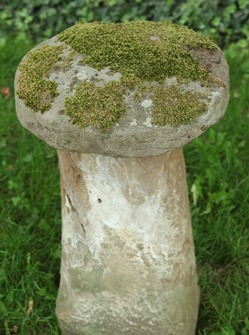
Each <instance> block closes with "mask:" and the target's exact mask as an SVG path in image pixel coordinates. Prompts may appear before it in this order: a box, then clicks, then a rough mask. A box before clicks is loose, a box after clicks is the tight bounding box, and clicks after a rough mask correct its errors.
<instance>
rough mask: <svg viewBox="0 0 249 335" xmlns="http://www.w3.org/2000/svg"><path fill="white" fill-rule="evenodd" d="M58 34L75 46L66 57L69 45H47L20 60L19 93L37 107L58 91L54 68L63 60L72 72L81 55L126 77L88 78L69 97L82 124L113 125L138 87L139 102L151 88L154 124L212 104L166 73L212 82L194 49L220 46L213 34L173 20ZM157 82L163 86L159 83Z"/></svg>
mask: <svg viewBox="0 0 249 335" xmlns="http://www.w3.org/2000/svg"><path fill="white" fill-rule="evenodd" d="M57 37H58V39H59V40H60V41H61V42H64V43H65V44H66V45H67V46H70V47H71V49H72V51H71V52H69V55H68V56H67V58H66V59H65V60H63V61H61V59H60V53H61V52H62V51H63V45H61V46H43V47H41V48H39V49H37V50H34V51H31V52H30V53H29V54H28V56H27V58H26V59H25V61H23V62H22V64H21V65H20V72H21V75H20V78H19V81H18V94H19V96H20V97H21V98H22V99H24V100H25V103H26V104H27V105H28V106H29V107H31V108H32V109H33V110H34V111H41V112H44V111H45V110H49V108H51V103H52V101H53V99H54V97H55V96H56V95H57V94H58V92H57V84H56V83H55V82H53V81H49V80H48V79H47V78H46V77H47V76H48V75H49V73H50V71H51V67H52V66H53V65H54V64H55V63H58V64H56V66H58V68H60V69H61V71H67V70H68V69H69V68H70V66H71V64H72V61H73V60H74V59H75V58H76V56H77V55H78V54H81V55H82V63H83V64H84V65H88V66H91V67H93V68H96V69H97V70H101V69H103V68H106V67H109V69H110V72H109V73H114V72H119V73H121V80H119V81H110V82H108V83H107V84H104V83H100V80H99V79H96V78H95V80H94V81H91V82H82V83H80V84H78V86H76V91H75V94H74V95H72V96H70V97H67V98H66V99H65V113H66V114H67V115H69V116H70V119H71V121H72V122H73V123H75V124H77V125H78V126H80V127H96V128H100V129H104V130H108V129H111V127H112V126H113V124H115V123H116V122H118V120H119V118H120V117H121V116H122V115H124V114H125V112H126V109H127V107H126V104H125V101H124V95H125V94H126V93H127V91H128V90H131V89H134V88H135V90H136V94H135V99H136V100H137V101H140V100H141V101H142V97H143V93H144V92H145V91H148V92H149V95H150V98H151V99H152V101H153V108H152V111H153V115H152V123H154V124H156V125H160V126H163V125H165V124H167V123H169V124H171V125H173V126H178V125H180V124H182V123H188V122H190V121H191V120H192V119H193V118H194V117H196V116H197V115H200V114H201V113H203V112H204V111H205V109H206V105H205V103H204V102H203V99H202V97H201V96H199V95H197V94H193V93H190V92H187V93H186V92H185V93H182V92H181V91H180V89H179V88H177V86H172V87H165V85H164V84H163V83H164V80H165V79H166V78H170V77H176V78H177V80H178V83H181V82H189V81H200V82H205V83H206V85H209V84H210V80H211V79H210V76H209V73H208V71H207V70H206V69H204V68H202V67H201V66H200V65H199V63H198V62H197V60H196V59H194V58H193V57H192V55H191V53H190V50H192V49H195V48H205V49H216V48H217V46H216V45H215V43H214V42H213V41H212V40H211V39H210V38H207V37H203V36H201V35H199V34H197V33H196V32H194V31H193V30H191V29H188V28H187V27H185V26H179V25H175V24H173V23H171V22H169V21H162V22H149V21H135V22H129V23H116V24H114V23H109V24H104V23H96V22H94V23H79V24H76V25H75V26H73V27H71V28H68V29H66V30H65V31H63V32H62V33H61V34H59V35H58V36H57ZM155 82H158V83H161V84H162V85H161V86H155ZM100 84H101V85H100ZM100 86H101V87H100Z"/></svg>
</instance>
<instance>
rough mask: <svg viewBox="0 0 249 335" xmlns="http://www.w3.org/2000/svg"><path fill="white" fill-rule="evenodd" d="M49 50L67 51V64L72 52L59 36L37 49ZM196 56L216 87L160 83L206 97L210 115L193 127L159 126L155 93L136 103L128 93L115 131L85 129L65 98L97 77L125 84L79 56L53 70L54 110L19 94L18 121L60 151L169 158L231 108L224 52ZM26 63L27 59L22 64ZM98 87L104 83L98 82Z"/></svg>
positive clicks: (168, 80) (201, 51)
mask: <svg viewBox="0 0 249 335" xmlns="http://www.w3.org/2000/svg"><path fill="white" fill-rule="evenodd" d="M43 46H55V47H56V46H64V49H63V50H64V51H63V52H62V58H63V59H66V57H68V55H69V54H70V52H71V51H72V50H71V49H70V47H69V46H65V44H64V43H63V42H61V41H59V40H58V38H57V37H53V38H51V39H49V40H47V41H46V42H43V43H42V44H40V45H38V46H36V48H35V50H37V49H39V48H40V47H43ZM191 54H192V55H193V57H194V58H195V59H197V61H198V62H199V63H200V65H201V66H202V67H203V68H205V69H207V70H208V72H209V73H210V76H211V77H212V78H213V81H212V82H211V83H210V85H203V83H201V82H199V81H191V82H189V83H179V82H178V81H177V80H176V78H175V77H171V78H166V79H165V81H164V82H163V83H161V84H160V85H161V86H162V87H166V88H170V87H171V88H172V87H177V89H179V90H180V91H182V92H192V93H194V94H201V95H203V102H205V104H206V105H207V108H206V112H205V113H203V114H202V115H200V116H198V117H196V118H194V119H193V120H192V121H191V122H190V123H186V124H185V123H183V124H181V125H179V126H176V127H175V126H171V125H170V124H166V125H164V126H159V125H155V124H153V122H152V117H153V116H152V114H153V101H152V100H151V94H150V93H151V92H150V90H149V91H148V92H147V93H146V92H145V93H144V94H143V100H142V101H139V102H138V101H137V100H136V99H134V94H135V91H133V92H132V91H127V92H126V95H125V98H124V100H125V104H126V110H127V112H126V114H125V115H123V116H122V117H121V118H120V120H119V121H118V122H116V123H115V124H114V125H113V127H112V128H111V130H110V131H102V130H100V129H98V128H94V127H86V128H82V127H79V126H78V125H76V124H73V123H72V122H70V118H69V116H68V115H66V114H65V99H66V97H68V96H73V95H74V94H75V88H76V87H77V85H79V84H80V83H85V82H94V81H96V78H98V81H100V82H101V81H102V82H103V83H105V84H106V83H108V82H111V81H119V80H120V78H121V74H120V73H118V72H115V73H113V72H111V71H110V69H108V68H103V69H102V70H97V69H95V68H92V67H90V66H88V65H86V64H84V63H82V55H80V54H77V53H75V55H74V56H73V58H72V60H71V65H70V67H69V68H68V69H67V70H66V71H64V67H63V62H62V61H61V62H59V63H58V64H56V65H55V66H54V67H52V69H51V72H50V74H49V76H48V78H47V79H48V80H51V81H53V82H55V83H56V84H57V85H58V87H57V89H58V92H59V94H58V96H56V97H55V98H54V101H53V103H52V107H51V109H50V110H48V111H45V112H44V113H41V112H34V110H33V109H32V108H29V107H28V106H27V105H26V104H25V102H24V100H22V99H21V98H20V97H19V95H18V94H16V110H17V115H18V118H19V120H20V121H21V123H22V124H23V126H24V127H25V128H27V129H29V130H30V131H31V132H32V133H34V134H35V135H36V136H38V137H39V138H41V139H42V140H44V141H45V142H46V143H48V144H49V145H51V146H52V147H54V148H56V149H60V150H67V151H77V152H84V153H95V154H101V155H107V156H114V157H148V156H156V155H161V154H164V153H166V152H168V151H170V150H172V149H175V148H178V147H181V146H183V145H184V144H186V143H188V142H190V141H191V140H193V139H194V138H196V137H198V136H199V135H201V134H202V133H203V132H204V131H206V130H207V129H208V128H209V127H210V126H211V125H213V124H214V123H216V122H217V120H219V119H220V118H221V117H222V116H223V114H224V112H225V110H226V107H227V104H228V99H229V76H228V66H227V63H226V60H225V58H224V55H223V53H222V51H221V50H220V49H219V48H218V47H217V49H215V50H205V49H195V50H192V51H191ZM26 57H27V56H26ZM24 61H25V57H24V59H23V60H22V62H24ZM19 77H20V70H17V73H16V80H15V86H16V87H18V80H19ZM97 85H101V84H99V83H97ZM16 91H18V90H16ZM45 99H46V97H45ZM92 103H93V104H94V103H95V102H94V101H93V102H92Z"/></svg>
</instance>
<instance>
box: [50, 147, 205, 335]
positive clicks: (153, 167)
mask: <svg viewBox="0 0 249 335" xmlns="http://www.w3.org/2000/svg"><path fill="white" fill-rule="evenodd" d="M58 156H59V166H60V172H61V193H62V218H63V228H62V264H61V283H60V289H59V294H58V299H57V309H56V313H57V317H58V320H59V324H60V327H61V329H62V334H63V335H122V334H126V335H194V334H195V327H196V321H197V313H198V305H199V289H198V284H197V275H196V264H195V255H194V246H193V239H192V229H191V222H190V212H189V202H188V196H187V187H186V175H185V165H184V158H183V154H182V149H181V148H180V149H175V150H173V151H171V152H169V153H166V154H164V155H161V156H157V157H146V158H115V157H107V156H102V155H94V154H81V153H72V152H66V151H60V150H58Z"/></svg>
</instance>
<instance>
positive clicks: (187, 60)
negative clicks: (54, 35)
mask: <svg viewBox="0 0 249 335" xmlns="http://www.w3.org/2000/svg"><path fill="white" fill-rule="evenodd" d="M58 38H59V39H60V40H61V41H64V42H65V43H66V44H68V45H70V46H71V47H72V48H73V49H74V50H75V51H77V52H79V53H81V54H83V55H84V59H83V61H84V63H85V64H87V65H90V66H92V67H94V68H96V69H98V70H101V69H103V68H104V67H110V69H111V70H113V71H114V72H120V73H121V74H122V75H123V76H125V77H127V76H128V77H137V78H140V79H142V80H147V81H153V80H155V81H162V80H164V79H165V78H167V77H173V76H176V77H177V78H179V79H188V80H201V79H203V80H206V79H207V78H208V73H207V71H206V70H204V69H203V68H201V67H200V66H199V64H198V62H197V61H196V60H195V59H194V58H193V57H192V56H191V54H190V53H189V52H188V49H189V48H208V49H214V48H216V45H215V44H214V42H213V41H212V40H211V39H209V38H207V37H203V36H200V35H199V34H197V33H196V32H194V31H193V30H191V29H188V28H187V27H185V26H178V25H175V24H173V23H171V22H169V21H162V22H149V21H134V22H129V23H109V24H104V23H79V24H77V25H75V26H73V27H71V28H68V29H66V30H65V31H63V32H62V33H61V34H59V35H58Z"/></svg>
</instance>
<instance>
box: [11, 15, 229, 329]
mask: <svg viewBox="0 0 249 335" xmlns="http://www.w3.org/2000/svg"><path fill="white" fill-rule="evenodd" d="M15 85H16V110H17V115H18V118H19V119H20V121H21V123H22V124H23V126H24V127H25V128H27V129H29V130H30V131H31V132H33V133H34V134H35V135H37V136H38V137H39V138H41V139H43V140H44V141H45V142H46V143H48V144H49V145H51V146H52V147H54V148H56V149H57V151H58V156H59V166H60V172H61V194H62V221H63V229H62V265H61V283H60V289H59V294H58V299H57V317H58V319H59V323H60V326H61V328H62V331H63V335H76V334H77V335H80V334H82V335H83V334H102V335H107V334H108V335H109V334H114V335H115V334H129V335H145V334H146V335H155V334H157V335H176V334H177V335H193V334H194V333H195V327H196V320H197V314H198V305H199V290H198V284H197V275H196V265H195V255H194V246H193V240H192V230H191V220H190V211H189V203H188V196H187V187H186V176H185V166H184V158H183V154H182V146H183V145H184V144H186V143H187V142H189V141H191V140H193V139H194V138H196V137H197V136H199V135H200V134H201V133H203V132H204V131H205V130H206V129H208V127H209V126H211V125H212V124H214V123H215V122H216V121H217V120H218V119H220V118H221V117H222V116H223V114H224V112H225V110H226V107H227V103H228V98H229V79H228V67H227V63H226V61H225V58H224V56H223V53H222V52H221V50H220V49H219V48H218V47H217V45H216V44H215V43H214V42H213V41H212V40H211V39H209V38H207V37H202V36H200V35H199V34H197V33H195V32H194V31H192V30H190V29H188V28H186V27H184V26H178V25H174V24H172V23H171V22H168V21H162V22H148V21H137V22H130V23H119V24H101V23H79V24H76V25H75V26H73V27H71V28H69V29H66V30H65V31H63V32H62V33H61V34H59V35H57V36H55V37H53V38H51V39H49V40H47V41H45V42H43V43H41V44H40V45H38V46H37V47H36V48H34V49H33V50H31V51H30V52H29V53H28V54H27V55H26V56H25V57H24V58H23V60H22V62H21V64H20V66H19V68H18V70H17V73H16V82H15Z"/></svg>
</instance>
